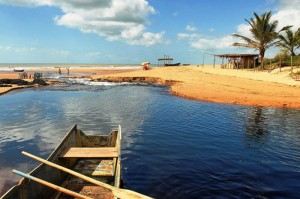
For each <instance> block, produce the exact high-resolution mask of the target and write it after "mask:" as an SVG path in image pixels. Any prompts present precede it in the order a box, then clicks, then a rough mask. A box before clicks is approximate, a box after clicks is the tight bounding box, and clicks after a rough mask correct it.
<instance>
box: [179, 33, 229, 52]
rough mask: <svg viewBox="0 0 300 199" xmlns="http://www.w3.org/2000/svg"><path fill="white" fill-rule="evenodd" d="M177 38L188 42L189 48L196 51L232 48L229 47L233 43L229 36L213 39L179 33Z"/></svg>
mask: <svg viewBox="0 0 300 199" xmlns="http://www.w3.org/2000/svg"><path fill="white" fill-rule="evenodd" d="M177 37H178V39H185V40H188V41H189V44H190V46H191V47H193V48H198V49H224V48H232V46H231V45H232V44H233V43H234V38H233V37H232V36H231V35H227V36H224V37H217V38H213V37H209V36H204V35H200V34H186V33H180V34H178V35H177Z"/></svg>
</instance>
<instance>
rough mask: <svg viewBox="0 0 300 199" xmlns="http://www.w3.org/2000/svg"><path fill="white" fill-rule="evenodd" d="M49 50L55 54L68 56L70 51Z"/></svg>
mask: <svg viewBox="0 0 300 199" xmlns="http://www.w3.org/2000/svg"><path fill="white" fill-rule="evenodd" d="M47 51H48V50H47ZM49 52H50V53H51V54H53V55H55V56H60V57H68V56H69V55H70V54H71V52H70V51H68V50H59V49H51V50H49Z"/></svg>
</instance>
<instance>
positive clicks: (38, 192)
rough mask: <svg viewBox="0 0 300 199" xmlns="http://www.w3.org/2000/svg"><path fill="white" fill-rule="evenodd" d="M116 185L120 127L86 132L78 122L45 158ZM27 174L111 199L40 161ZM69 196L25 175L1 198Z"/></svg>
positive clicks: (107, 193) (105, 192) (106, 193)
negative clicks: (98, 133)
mask: <svg viewBox="0 0 300 199" xmlns="http://www.w3.org/2000/svg"><path fill="white" fill-rule="evenodd" d="M47 160H48V161H50V162H53V163H55V164H58V165H61V166H63V167H67V168H69V169H72V170H74V171H76V172H78V173H81V174H83V175H86V176H89V177H92V178H94V179H96V180H98V181H101V182H104V183H107V184H110V185H112V186H115V187H117V188H119V187H120V181H121V177H120V175H121V127H119V129H118V130H116V131H112V132H111V133H110V134H109V135H85V134H84V133H83V132H82V131H81V130H80V129H78V128H77V125H74V127H73V128H72V129H71V130H70V131H69V133H67V135H66V136H65V138H64V139H63V141H62V142H61V143H60V144H59V145H58V147H57V148H56V149H55V150H54V151H53V152H52V153H51V155H50V156H49V157H48V159H47ZM30 175H32V176H35V177H37V178H41V179H43V180H45V181H47V182H50V183H53V184H55V185H59V186H61V187H64V188H66V189H69V190H72V191H74V192H77V193H79V194H82V195H85V196H88V197H91V198H105V199H106V198H114V195H113V194H112V192H111V191H110V190H108V189H105V188H103V187H101V186H97V185H94V184H91V183H89V182H87V181H84V180H82V179H80V178H77V177H75V176H72V175H69V174H68V173H65V172H63V171H60V170H58V169H55V168H53V167H49V166H47V165H45V164H41V165H39V166H38V167H36V168H35V169H34V170H33V171H31V172H30ZM8 198H9V199H10V198H24V199H35V198H51V199H52V198H53V199H54V198H55V199H60V198H72V197H70V196H68V195H65V194H63V193H61V192H58V191H56V190H54V189H51V188H48V187H46V186H44V185H41V184H38V183H36V182H34V181H31V180H29V179H27V178H23V179H21V180H20V182H19V183H18V185H16V186H14V187H12V188H11V189H10V190H9V191H8V192H6V193H5V194H4V195H3V196H2V198H1V199H8Z"/></svg>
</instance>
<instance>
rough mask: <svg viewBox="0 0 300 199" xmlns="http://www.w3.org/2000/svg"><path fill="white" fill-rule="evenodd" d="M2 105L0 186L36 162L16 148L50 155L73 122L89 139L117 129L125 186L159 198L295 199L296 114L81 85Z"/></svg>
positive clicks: (142, 89)
mask: <svg viewBox="0 0 300 199" xmlns="http://www.w3.org/2000/svg"><path fill="white" fill-rule="evenodd" d="M70 91H71V92H70ZM0 100H1V103H0V126H1V132H0V165H1V168H0V179H2V178H4V173H7V170H11V169H12V168H24V165H26V169H27V170H26V171H30V169H32V168H33V167H34V166H36V165H34V163H31V162H30V163H28V159H26V158H25V157H23V156H22V155H20V151H21V150H28V151H31V152H33V153H34V154H37V155H40V156H42V157H47V155H49V154H50V152H51V151H52V150H53V149H54V148H55V147H56V145H57V143H59V142H60V141H61V139H62V137H63V136H64V135H65V133H66V132H67V131H68V130H69V129H70V127H71V126H72V125H73V124H75V123H78V124H79V128H80V129H82V130H83V131H84V132H88V133H91V134H93V133H98V132H102V133H108V132H110V131H111V130H112V129H115V128H116V127H117V126H118V125H119V124H121V125H122V132H123V139H122V160H123V161H122V174H123V175H122V176H123V180H124V183H125V188H129V189H133V190H135V191H139V192H141V193H145V194H147V195H150V196H153V197H155V198H297V197H298V196H297V195H296V194H298V193H297V190H299V189H300V168H299V161H300V160H299V157H300V144H299V143H300V134H299V131H298V129H299V128H300V124H299V122H298V121H300V114H299V113H300V112H299V110H288V109H275V108H259V107H243V106H234V105H223V104H214V103H203V102H198V101H193V100H186V99H182V98H178V97H176V96H172V95H169V90H168V88H165V87H150V86H136V85H130V86H100V85H85V84H84V83H81V84H79V83H76V84H73V83H70V84H67V85H65V86H61V87H59V86H58V87H46V88H43V89H41V90H34V89H32V90H26V91H23V92H17V93H14V94H9V95H4V96H1V99H0ZM14 180H15V179H14ZM15 181H16V180H15Z"/></svg>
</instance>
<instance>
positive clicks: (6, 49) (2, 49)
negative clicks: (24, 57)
mask: <svg viewBox="0 0 300 199" xmlns="http://www.w3.org/2000/svg"><path fill="white" fill-rule="evenodd" d="M33 51H36V48H33V47H12V46H0V52H14V53H29V52H33Z"/></svg>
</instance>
